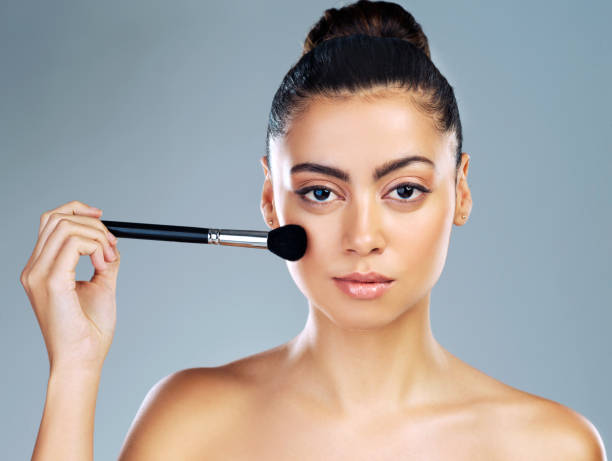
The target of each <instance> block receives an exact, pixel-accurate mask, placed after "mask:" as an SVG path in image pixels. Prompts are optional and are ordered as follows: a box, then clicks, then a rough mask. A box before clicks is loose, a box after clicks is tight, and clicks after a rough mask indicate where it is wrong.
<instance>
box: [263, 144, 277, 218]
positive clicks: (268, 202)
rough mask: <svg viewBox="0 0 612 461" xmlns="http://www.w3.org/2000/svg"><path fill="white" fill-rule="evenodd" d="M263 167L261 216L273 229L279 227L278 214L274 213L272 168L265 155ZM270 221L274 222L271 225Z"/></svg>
mask: <svg viewBox="0 0 612 461" xmlns="http://www.w3.org/2000/svg"><path fill="white" fill-rule="evenodd" d="M260 163H261V166H262V167H263V170H264V175H265V179H264V183H263V188H262V191H261V205H260V207H261V215H262V216H263V219H264V221H265V223H266V225H267V226H268V227H270V228H271V229H273V228H275V227H277V223H278V219H277V218H276V212H275V211H274V188H273V187H272V175H271V173H270V168H269V166H268V162H267V160H266V156H265V155H264V156H263V157H261V159H260ZM270 221H272V222H271V223H270Z"/></svg>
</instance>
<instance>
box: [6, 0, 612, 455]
mask: <svg viewBox="0 0 612 461" xmlns="http://www.w3.org/2000/svg"><path fill="white" fill-rule="evenodd" d="M344 4H345V2H338V1H336V2H332V1H329V0H328V1H321V0H316V1H313V0H309V1H308V2H304V1H287V0H282V1H267V2H247V1H244V2H236V1H225V2H196V1H191V2H189V1H172V2H169V1H168V2H159V1H118V0H112V1H104V2H84V1H72V2H65V1H54V2H48V1H36V2H32V1H23V0H21V1H14V2H12V1H9V2H7V1H3V2H2V3H0V58H1V64H0V91H1V98H0V154H1V169H0V192H1V193H0V211H1V213H2V223H3V225H2V239H0V245H1V247H0V250H1V251H0V254H2V258H1V260H0V271H1V272H0V273H1V277H0V284H1V285H0V290H1V293H2V296H3V306H2V309H0V328H1V330H0V333H1V334H0V363H1V365H2V370H3V371H2V380H1V382H0V386H1V387H2V391H1V393H0V414H1V415H2V418H1V420H0V434H2V436H1V437H2V438H3V439H4V440H2V443H1V446H2V457H3V459H14V460H17V459H29V457H30V456H31V452H32V449H33V447H34V442H35V439H36V434H37V432H38V428H39V424H40V418H41V415H42V410H43V406H44V401H45V391H46V384H47V377H48V358H47V353H46V350H45V345H44V342H43V338H42V335H41V333H40V329H39V326H38V323H37V322H36V318H35V316H34V313H33V311H32V308H31V306H30V305H29V302H28V299H27V296H26V294H25V292H24V291H23V288H22V287H21V285H20V283H19V274H20V272H21V270H22V268H23V267H24V265H25V263H26V261H27V259H28V258H29V255H30V253H31V251H32V249H33V247H34V244H35V241H36V237H37V232H38V225H39V217H40V214H41V213H42V212H44V211H45V210H48V209H51V208H55V207H56V206H59V205H60V204H62V203H65V202H67V201H70V200H73V199H76V200H81V201H84V202H87V203H90V204H92V205H95V206H98V207H100V208H102V209H103V210H104V214H103V217H102V219H111V220H124V221H137V222H153V223H162V224H178V225H194V226H202V227H225V228H238V229H240V228H242V229H261V230H265V229H267V228H266V226H265V224H264V222H263V220H262V217H261V214H260V210H259V201H260V193H261V186H262V180H263V173H262V169H261V166H260V164H259V157H260V156H261V155H263V153H264V139H265V129H266V123H267V116H268V112H269V109H270V104H271V101H272V97H273V95H274V92H275V91H276V89H277V87H278V85H279V84H280V81H281V79H282V77H283V75H284V74H285V72H287V70H288V69H289V67H290V66H291V65H292V64H293V63H294V62H295V61H296V60H297V59H298V57H299V55H300V52H301V44H302V41H303V39H304V37H305V34H306V32H307V31H308V29H309V28H310V27H311V26H312V25H313V24H314V22H315V21H316V20H317V19H318V18H319V16H320V15H321V14H322V13H323V11H324V9H325V8H328V7H332V6H336V7H340V6H342V5H344ZM401 4H402V5H403V6H404V7H405V8H406V9H408V10H409V11H410V12H412V13H413V14H414V15H415V17H416V19H417V21H419V22H420V23H421V25H422V26H423V29H424V31H425V33H426V34H427V36H428V37H429V39H430V45H431V51H432V58H433V60H434V62H435V63H436V64H437V65H438V67H439V68H440V70H441V71H442V73H443V74H444V75H445V76H446V77H447V78H448V80H449V81H450V83H451V85H453V87H454V88H455V91H456V95H457V99H458V103H459V108H460V112H461V117H462V121H463V125H464V136H465V143H464V147H465V149H464V150H465V151H467V152H469V153H470V154H471V158H472V165H471V167H470V172H469V176H468V180H469V184H470V186H471V190H472V194H473V199H474V208H473V212H472V214H471V216H470V219H469V221H468V223H467V225H466V226H464V227H462V228H456V227H455V228H454V229H453V235H452V237H451V246H450V249H449V254H448V259H447V263H446V267H445V269H444V272H443V274H442V276H441V279H440V281H439V282H438V284H437V285H436V287H435V288H434V291H433V294H432V306H431V319H432V328H433V330H434V335H435V336H436V338H437V339H438V340H439V341H440V343H441V344H442V345H443V346H444V347H446V348H447V349H449V350H450V351H451V352H453V353H454V354H456V355H458V356H459V357H461V358H462V359H463V360H465V361H467V362H468V363H470V364H472V365H474V366H475V367H477V368H479V369H480V370H482V371H484V372H485V373H487V374H489V375H491V376H493V377H495V378H497V379H500V380H502V381H504V382H506V383H508V384H510V385H512V386H515V387H518V388H520V389H523V390H526V391H528V392H531V393H535V394H537V395H541V396H544V397H547V398H550V399H553V400H555V401H558V402H560V403H562V404H564V405H567V406H569V407H571V408H573V409H574V410H576V411H578V412H580V413H582V414H583V415H585V416H586V417H587V418H588V419H590V420H591V421H592V422H593V423H594V424H595V425H596V427H597V428H598V429H599V431H600V433H601V435H602V438H603V439H604V442H605V443H606V446H610V441H611V440H612V439H611V437H612V419H611V418H610V415H611V414H612V403H611V399H610V397H609V393H608V392H609V390H610V389H611V388H612V385H611V371H610V352H611V351H612V347H611V345H612V342H611V340H610V321H611V320H612V314H611V309H610V308H611V302H610V299H611V297H612V290H611V288H610V285H611V284H610V281H611V279H612V278H611V267H610V265H611V263H610V261H611V257H612V248H611V239H610V234H611V232H610V227H611V226H610V224H611V220H610V210H611V206H610V205H611V203H610V196H611V195H612V194H611V186H610V183H609V182H608V181H609V178H610V177H611V175H612V168H611V167H612V159H611V152H610V142H609V137H608V134H607V133H609V131H610V128H611V122H610V103H611V99H612V98H611V94H610V93H611V92H610V87H609V82H610V71H611V70H612V68H611V62H612V60H611V59H610V57H611V56H610V51H609V50H610V49H611V48H612V43H610V41H611V40H610V34H609V23H608V20H609V18H610V17H611V15H612V4H611V3H610V2H605V1H603V0H602V1H598V2H597V1H592V2H587V3H585V4H582V5H580V6H578V5H577V4H575V3H574V2H560V1H554V2H553V1H549V2H535V3H534V2H531V1H529V2H527V1H523V2H517V1H513V2H484V1H483V2H475V1H471V2H451V1H448V2H422V1H421V2H417V1H413V2H408V1H405V2H401ZM119 248H120V249H121V252H122V263H121V269H120V272H119V285H118V321H117V328H116V333H115V338H114V341H113V344H112V347H111V349H110V352H109V355H108V358H107V360H106V362H105V365H104V370H103V376H102V381H101V384H100V391H99V395H98V402H97V411H96V421H95V444H94V446H95V458H96V459H98V460H103V459H115V458H116V456H117V454H118V452H119V449H120V447H121V445H122V442H123V439H124V437H125V435H126V433H127V430H128V428H129V426H130V424H131V422H132V419H133V417H134V415H135V413H136V411H137V409H138V407H139V406H140V404H141V403H142V399H143V398H144V396H145V395H146V393H147V391H148V390H149V389H150V387H151V386H152V385H153V384H155V383H156V382H157V381H158V380H159V379H161V378H162V377H164V376H165V375H167V374H169V373H172V372H174V371H177V370H180V369H183V368H189V367H198V366H216V365H220V364H223V363H226V362H228V361H231V360H234V359H237V358H240V357H244V356H246V355H250V354H253V353H256V352H259V351H262V350H264V349H268V348H270V347H273V346H276V345H278V344H280V343H283V342H285V341H287V340H289V339H291V338H292V337H294V336H295V335H296V334H297V333H298V332H299V331H300V330H301V328H302V327H303V325H304V321H305V319H306V314H307V303H306V299H305V298H304V297H303V296H302V294H301V292H300V291H299V290H298V289H297V287H296V286H295V285H294V283H293V281H292V279H291V277H290V276H289V273H288V271H287V268H286V266H285V263H284V261H283V260H281V259H280V258H277V257H276V256H274V255H273V254H272V253H269V252H266V251H262V250H255V249H243V248H231V247H213V246H204V245H194V244H188V243H178V242H158V241H145V240H133V239H120V241H119ZM92 273H93V268H92V266H91V262H90V260H89V258H88V257H82V258H81V261H80V262H79V265H78V266H77V278H78V279H89V277H90V276H91V274H92Z"/></svg>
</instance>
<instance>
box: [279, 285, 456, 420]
mask: <svg viewBox="0 0 612 461" xmlns="http://www.w3.org/2000/svg"><path fill="white" fill-rule="evenodd" d="M289 357H290V363H291V364H292V368H294V370H296V371H298V373H297V374H298V375H299V376H300V380H301V384H302V385H303V386H304V388H307V389H311V390H314V392H315V393H316V397H317V398H320V399H322V400H323V401H325V402H326V403H328V404H331V405H332V406H334V407H336V406H337V407H340V408H341V411H342V412H343V413H352V414H355V413H359V412H362V411H363V412H371V411H372V410H373V409H374V408H378V409H380V410H382V411H386V410H393V409H395V410H397V409H398V408H400V407H405V406H408V405H409V406H414V405H420V404H423V405H425V404H427V403H431V402H432V401H433V400H434V394H435V393H436V391H439V392H440V393H442V392H443V390H442V386H443V384H444V379H442V375H443V373H444V372H445V371H448V369H449V366H450V354H449V353H448V352H447V351H446V350H445V349H443V348H442V346H440V344H439V343H438V342H437V341H436V339H435V338H434V336H433V334H432V331H431V327H430V320H429V294H428V295H427V296H426V297H425V298H423V299H422V300H420V301H419V302H418V303H417V304H415V305H414V306H412V307H411V308H410V309H409V310H408V311H406V312H405V313H404V314H402V315H401V316H400V317H398V318H396V319H395V320H393V321H392V322H390V323H388V324H386V325H384V326H382V327H380V328H376V329H368V330H347V329H344V328H342V327H340V326H338V325H337V324H336V323H334V322H332V321H331V320H330V319H329V317H327V316H326V315H325V314H324V313H323V312H322V311H321V310H320V309H318V308H316V307H315V306H313V305H312V304H310V305H309V315H308V319H307V322H306V325H305V327H304V329H303V330H302V332H300V333H299V334H298V335H297V336H296V337H295V338H294V339H293V340H291V341H290V343H289Z"/></svg>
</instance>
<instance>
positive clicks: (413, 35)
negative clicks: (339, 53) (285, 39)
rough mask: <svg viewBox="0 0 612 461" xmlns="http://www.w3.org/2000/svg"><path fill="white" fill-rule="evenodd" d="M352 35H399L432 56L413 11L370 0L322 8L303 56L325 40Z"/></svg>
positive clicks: (305, 43) (305, 42)
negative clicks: (339, 6) (338, 7)
mask: <svg viewBox="0 0 612 461" xmlns="http://www.w3.org/2000/svg"><path fill="white" fill-rule="evenodd" d="M353 34H365V35H372V36H375V37H395V38H400V39H403V40H406V41H409V42H410V43H412V44H413V45H415V46H416V47H417V48H419V49H420V50H422V51H423V52H424V53H425V54H426V55H427V57H428V58H430V59H431V56H430V53H429V43H428V41H427V36H426V35H425V34H424V33H423V29H421V25H420V24H419V23H418V22H416V20H415V19H414V16H412V14H410V13H409V12H408V11H406V10H405V9H404V8H402V7H401V6H400V5H398V4H397V3H392V2H385V1H375V2H372V1H369V0H359V1H357V2H355V3H351V4H349V5H345V6H343V7H342V8H340V9H337V8H329V9H327V10H325V12H324V13H323V16H321V18H320V19H319V20H318V21H317V23H316V24H315V25H314V26H313V27H312V28H311V29H310V31H309V32H308V35H307V36H306V40H304V48H303V52H302V56H303V55H304V54H306V53H308V52H309V51H311V50H312V49H313V48H315V47H316V46H317V45H319V44H321V43H322V42H324V41H325V40H329V39H332V38H335V37H343V36H346V35H353Z"/></svg>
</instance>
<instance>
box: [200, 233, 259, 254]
mask: <svg viewBox="0 0 612 461" xmlns="http://www.w3.org/2000/svg"><path fill="white" fill-rule="evenodd" d="M208 243H210V244H213V245H230V246H237V247H251V248H262V249H267V248H268V231H256V230H239V229H208Z"/></svg>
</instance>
